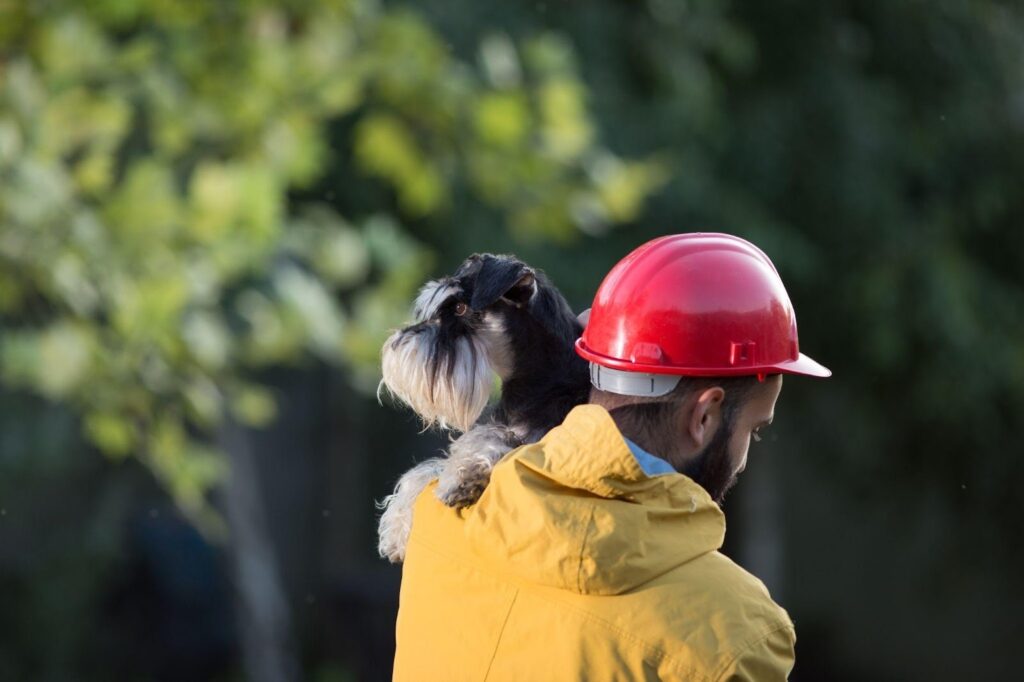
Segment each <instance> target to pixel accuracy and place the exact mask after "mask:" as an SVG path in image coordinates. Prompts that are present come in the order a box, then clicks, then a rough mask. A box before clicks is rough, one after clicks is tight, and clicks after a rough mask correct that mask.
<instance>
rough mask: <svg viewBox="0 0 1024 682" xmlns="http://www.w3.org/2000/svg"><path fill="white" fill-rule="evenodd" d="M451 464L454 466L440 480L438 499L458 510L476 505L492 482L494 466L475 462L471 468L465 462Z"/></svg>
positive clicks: (449, 467)
mask: <svg viewBox="0 0 1024 682" xmlns="http://www.w3.org/2000/svg"><path fill="white" fill-rule="evenodd" d="M450 464H451V465H452V466H447V467H445V468H444V469H443V470H442V471H441V476H440V477H439V478H438V482H437V489H436V490H435V491H434V494H435V495H437V499H439V500H441V501H442V502H444V503H445V504H446V505H447V506H449V507H455V508H456V509H462V508H463V507H469V506H471V505H473V504H476V501H477V500H479V499H480V496H481V495H483V494H484V489H485V488H487V484H488V483H489V482H490V480H491V468H492V465H490V463H488V462H483V461H478V462H473V463H472V465H471V466H466V463H465V462H463V463H457V462H450ZM457 464H461V466H456V465H457Z"/></svg>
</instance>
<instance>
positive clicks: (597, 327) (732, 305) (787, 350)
mask: <svg viewBox="0 0 1024 682" xmlns="http://www.w3.org/2000/svg"><path fill="white" fill-rule="evenodd" d="M576 352H577V353H579V354H580V355H581V356H583V357H584V358H585V359H587V360H589V361H590V362H591V363H593V364H592V365H591V368H592V371H591V376H592V377H594V376H595V371H596V372H597V373H600V372H601V371H602V368H604V369H606V370H612V371H611V372H607V374H609V375H617V376H619V377H623V376H624V375H623V373H625V372H628V373H633V372H639V373H645V374H647V375H655V376H653V377H651V390H648V389H647V388H646V387H645V388H644V389H643V390H642V391H641V392H639V393H638V392H635V391H633V390H622V391H616V389H615V388H614V385H613V387H612V388H611V390H613V391H616V392H624V393H630V394H634V395H641V394H647V395H661V394H663V393H665V392H667V391H663V390H658V389H655V387H654V384H655V381H656V380H658V376H657V375H690V376H738V375H764V374H777V373H785V374H804V375H808V376H815V377H827V376H831V374H832V372H830V371H829V370H828V369H826V368H825V367H823V366H822V365H820V364H818V363H817V362H815V361H814V360H812V359H811V358H809V357H807V356H806V355H804V354H803V353H801V352H800V347H799V345H798V343H797V333H796V315H795V313H794V312H793V304H792V303H790V301H789V295H788V294H787V293H786V288H785V287H784V286H783V285H782V279H780V278H779V273H778V272H777V271H776V270H775V266H774V265H772V262H771V261H770V260H769V259H768V256H766V255H765V254H764V252H763V251H761V249H759V248H757V247H756V246H754V245H753V244H751V243H750V242H748V241H746V240H745V239H740V238H739V237H734V236H732V235H728V234H714V233H694V234H676V235H669V236H666V237H661V238H659V239H655V240H653V241H650V242H647V243H646V244H644V245H642V246H640V247H639V248H637V249H636V250H634V251H633V252H632V253H630V254H629V255H628V256H626V257H625V258H623V259H622V260H621V261H619V263H618V264H616V265H615V267H614V268H612V270H611V272H609V273H608V275H607V277H605V278H604V281H603V282H602V283H601V286H600V287H599V288H598V290H597V295H596V296H595V297H594V304H593V307H592V308H591V310H590V319H589V321H588V323H587V327H586V329H585V330H584V331H583V336H582V337H581V338H580V339H579V340H577V341H576ZM595 365H596V367H595ZM625 378H626V379H629V380H631V381H632V380H634V379H635V378H636V377H633V376H628V375H627V376H625ZM668 379H669V378H668V377H664V378H663V379H662V384H663V385H668V390H671V387H672V386H674V385H675V383H676V381H675V380H671V381H670V382H669V384H665V383H664V382H665V381H668ZM594 383H595V385H600V383H599V382H598V381H597V380H596V378H595V381H594ZM632 383H636V382H635V381H632ZM613 384H614V382H613Z"/></svg>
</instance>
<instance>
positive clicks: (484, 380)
mask: <svg viewBox="0 0 1024 682" xmlns="http://www.w3.org/2000/svg"><path fill="white" fill-rule="evenodd" d="M439 333H440V331H439V327H437V326H435V325H430V324H428V325H425V326H421V327H416V328H414V329H411V330H399V331H397V332H395V333H394V334H392V335H391V337H390V338H389V339H388V340H387V342H386V343H385V344H384V350H383V353H382V358H381V369H382V370H383V376H384V378H383V380H382V381H381V388H382V389H383V388H387V390H388V391H389V392H390V393H391V394H392V395H394V396H395V397H396V398H398V399H399V400H401V401H402V402H404V403H406V404H407V405H409V407H411V408H412V409H413V411H414V412H416V414H417V415H419V417H420V418H421V419H422V420H423V423H424V426H426V427H428V428H429V427H431V426H439V427H440V428H443V429H458V430H459V431H468V430H469V428H470V427H471V426H472V425H473V424H474V423H475V422H476V420H477V419H478V418H479V417H480V414H481V413H482V412H483V410H484V408H485V407H486V406H487V400H488V398H490V394H491V386H492V382H493V380H494V376H493V374H492V370H491V365H490V362H489V361H488V353H487V344H486V342H485V341H484V339H482V338H480V337H478V336H474V335H470V334H467V335H464V336H460V337H458V338H457V339H455V340H454V341H450V342H445V344H444V348H440V347H439V345H438V340H437V337H438V334H439Z"/></svg>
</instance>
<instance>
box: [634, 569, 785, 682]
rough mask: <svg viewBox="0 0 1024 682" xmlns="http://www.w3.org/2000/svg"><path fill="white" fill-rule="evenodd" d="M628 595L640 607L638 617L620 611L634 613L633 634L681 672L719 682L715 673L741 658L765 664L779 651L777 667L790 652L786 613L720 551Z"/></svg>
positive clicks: (758, 584) (760, 584)
mask: <svg viewBox="0 0 1024 682" xmlns="http://www.w3.org/2000/svg"><path fill="white" fill-rule="evenodd" d="M623 596H625V597H627V598H628V596H630V595H623ZM631 596H633V597H634V598H636V599H637V600H638V605H639V602H642V603H643V606H644V609H643V611H642V612H641V611H634V610H633V609H626V610H625V611H624V612H625V613H629V612H634V613H637V614H638V615H637V616H636V618H637V622H636V623H635V624H634V625H635V626H636V627H637V629H636V630H634V632H638V633H639V632H643V633H644V638H645V639H647V640H648V641H649V642H650V643H651V644H652V645H653V646H655V647H656V648H659V649H661V650H662V651H664V652H665V654H666V657H667V658H668V659H672V660H675V661H678V662H679V663H680V664H681V666H680V667H681V669H688V670H693V671H706V674H708V676H709V678H710V679H717V678H718V673H716V672H715V671H719V672H720V671H723V670H727V669H729V666H731V665H735V664H736V663H737V661H740V660H742V659H744V658H750V657H753V658H757V659H762V660H763V659H764V658H765V657H766V653H765V649H771V648H775V649H781V650H782V654H780V661H781V662H780V664H779V666H777V667H780V668H785V666H786V664H787V663H786V657H787V656H790V655H791V653H792V648H793V645H794V643H795V640H796V637H795V633H794V630H793V623H792V621H791V620H790V618H789V614H787V613H786V611H785V609H783V608H782V607H781V606H779V605H778V604H776V603H775V601H773V600H772V598H771V595H770V594H769V592H768V589H767V588H766V587H765V585H764V583H762V582H761V581H760V580H759V579H758V578H756V577H755V576H753V575H752V574H751V573H749V572H748V571H746V570H745V569H743V568H742V567H741V566H739V565H738V564H736V563H735V562H734V561H732V560H731V559H729V558H728V557H726V556H725V555H724V554H722V553H720V552H710V553H708V554H705V555H702V556H700V557H698V558H696V559H694V560H692V561H689V562H687V563H685V564H683V565H681V566H678V567H676V568H675V569H673V570H672V571H669V572H668V573H666V574H665V575H663V576H660V577H659V578H657V579H655V580H653V581H651V582H650V583H648V584H646V585H642V586H640V587H639V588H637V589H636V590H634V591H633V593H631ZM641 613H642V615H640V614H641ZM624 625H625V624H624ZM773 657H774V656H772V655H769V656H768V658H773ZM783 677H784V675H783Z"/></svg>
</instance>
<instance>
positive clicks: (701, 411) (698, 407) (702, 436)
mask: <svg viewBox="0 0 1024 682" xmlns="http://www.w3.org/2000/svg"><path fill="white" fill-rule="evenodd" d="M724 397H725V390H724V389H723V388H722V387H721V386H712V387H711V388H707V389H704V390H703V391H701V392H700V394H699V395H698V396H697V399H696V400H695V401H694V402H693V409H692V410H691V411H690V415H689V423H688V424H687V433H689V434H690V438H692V439H693V442H694V443H695V444H696V446H697V449H698V450H699V449H701V448H703V447H704V446H705V445H707V444H708V443H709V442H711V439H712V438H713V437H714V435H715V432H716V431H717V430H718V428H719V427H720V426H721V423H722V399H723V398H724Z"/></svg>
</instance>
